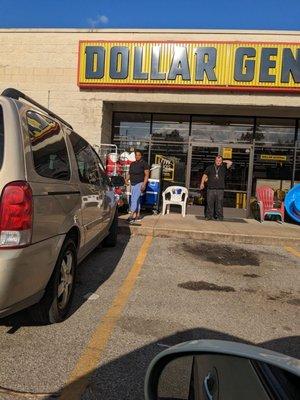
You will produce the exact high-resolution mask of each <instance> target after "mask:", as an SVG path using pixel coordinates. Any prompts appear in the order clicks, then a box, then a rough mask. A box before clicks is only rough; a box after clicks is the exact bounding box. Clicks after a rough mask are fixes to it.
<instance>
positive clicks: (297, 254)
mask: <svg viewBox="0 0 300 400" xmlns="http://www.w3.org/2000/svg"><path fill="white" fill-rule="evenodd" d="M284 248H285V250H286V251H288V252H289V253H292V254H293V255H294V256H296V257H300V251H298V250H296V249H294V247H289V246H285V247H284Z"/></svg>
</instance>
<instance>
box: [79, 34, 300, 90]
mask: <svg viewBox="0 0 300 400" xmlns="http://www.w3.org/2000/svg"><path fill="white" fill-rule="evenodd" d="M78 85H79V87H82V88H93V87H94V88H97V87H99V88H101V87H120V88H121V87H124V88H126V87H140V88H150V89H151V88H161V89H164V88H177V89H178V88H182V89H185V90H188V89H214V90H216V89H223V90H232V89H235V90H236V89H237V90H277V91H291V92H300V43H290V44H289V43H258V42H255V43H253V42H245V43H243V42H240V43H238V42H113V41H81V42H80V43H79V68H78Z"/></svg>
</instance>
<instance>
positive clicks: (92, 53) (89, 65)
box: [85, 46, 105, 79]
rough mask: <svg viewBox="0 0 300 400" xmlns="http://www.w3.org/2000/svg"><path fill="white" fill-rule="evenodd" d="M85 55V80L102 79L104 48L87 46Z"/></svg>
mask: <svg viewBox="0 0 300 400" xmlns="http://www.w3.org/2000/svg"><path fill="white" fill-rule="evenodd" d="M85 54H86V66H85V78H86V79H101V78H103V75H104V61H105V48H104V47H101V46H87V47H86V49H85ZM95 58H96V69H94V63H95Z"/></svg>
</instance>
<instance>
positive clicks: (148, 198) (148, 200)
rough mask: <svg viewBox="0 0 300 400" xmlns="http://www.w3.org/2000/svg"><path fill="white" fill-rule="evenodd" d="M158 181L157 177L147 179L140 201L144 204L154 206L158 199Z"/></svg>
mask: <svg viewBox="0 0 300 400" xmlns="http://www.w3.org/2000/svg"><path fill="white" fill-rule="evenodd" d="M159 190H160V183H159V179H149V180H148V183H147V187H146V193H145V196H143V197H144V199H143V200H142V203H143V204H144V205H145V206H156V205H157V204H158V200H159Z"/></svg>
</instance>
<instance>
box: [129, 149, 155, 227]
mask: <svg viewBox="0 0 300 400" xmlns="http://www.w3.org/2000/svg"><path fill="white" fill-rule="evenodd" d="M149 172H150V169H149V165H148V164H147V163H146V161H144V160H143V154H142V152H141V151H140V150H136V151H135V161H134V162H133V163H131V164H130V167H129V180H130V183H131V201H130V217H129V218H128V222H129V223H134V222H135V221H138V220H140V210H141V195H142V192H144V190H145V189H146V185H147V182H148V179H149Z"/></svg>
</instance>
